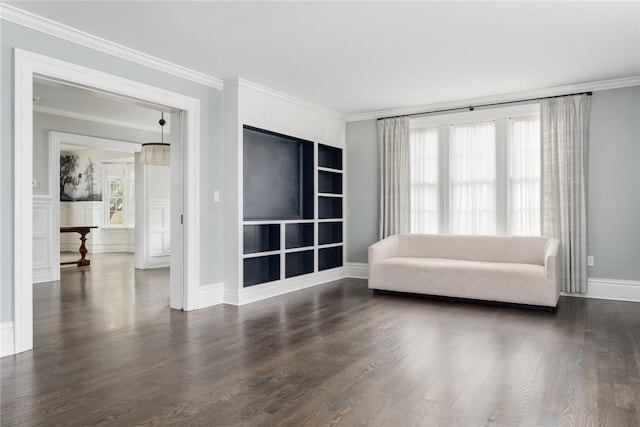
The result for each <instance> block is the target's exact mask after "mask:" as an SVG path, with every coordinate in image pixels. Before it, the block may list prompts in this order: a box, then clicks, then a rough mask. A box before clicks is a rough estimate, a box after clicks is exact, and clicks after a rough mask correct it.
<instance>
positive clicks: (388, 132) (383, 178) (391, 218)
mask: <svg viewBox="0 0 640 427" xmlns="http://www.w3.org/2000/svg"><path fill="white" fill-rule="evenodd" d="M378 143H379V145H380V238H381V239H383V238H385V237H387V236H390V235H392V234H398V233H408V232H409V231H410V216H411V213H410V209H411V203H410V186H411V181H410V180H409V177H410V175H409V156H410V155H409V118H408V117H393V118H390V119H381V120H378Z"/></svg>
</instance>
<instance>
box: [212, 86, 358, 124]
mask: <svg viewBox="0 0 640 427" xmlns="http://www.w3.org/2000/svg"><path fill="white" fill-rule="evenodd" d="M224 87H225V88H229V89H230V88H234V87H243V88H247V89H251V90H255V91H257V92H262V93H264V94H267V95H270V96H273V97H276V98H279V99H282V100H283V101H287V102H291V103H293V104H296V105H299V106H301V107H304V108H307V109H309V110H313V111H317V112H319V113H321V114H326V115H329V116H332V117H335V118H337V119H339V120H346V118H347V116H346V115H344V114H342V113H339V112H337V111H334V110H331V109H329V108H326V107H322V106H320V105H317V104H314V103H312V102H309V101H305V100H303V99H300V98H296V97H295V96H291V95H287V94H286V93H282V92H278V91H277V90H274V89H271V88H268V87H266V86H262V85H260V84H258V83H254V82H251V81H249V80H245V79H243V78H240V77H234V78H230V79H225V80H224Z"/></svg>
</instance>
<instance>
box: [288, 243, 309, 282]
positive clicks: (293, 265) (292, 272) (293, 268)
mask: <svg viewBox="0 0 640 427" xmlns="http://www.w3.org/2000/svg"><path fill="white" fill-rule="evenodd" d="M313 252H314V251H313V249H311V250H308V251H299V252H290V253H288V254H286V255H285V277H294V276H301V275H303V274H309V273H313V271H314V254H313Z"/></svg>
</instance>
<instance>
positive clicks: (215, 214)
mask: <svg viewBox="0 0 640 427" xmlns="http://www.w3.org/2000/svg"><path fill="white" fill-rule="evenodd" d="M0 42H1V45H0V46H1V50H0V203H1V205H0V242H2V245H1V248H0V251H1V252H0V300H1V305H0V322H7V321H11V320H12V319H13V286H14V271H13V264H14V256H13V246H14V236H13V209H14V205H13V200H14V194H13V182H14V176H15V171H14V165H13V156H14V150H13V146H14V138H13V87H12V86H13V67H14V61H13V49H14V48H20V49H25V50H29V51H31V52H35V53H40V54H42V55H47V56H50V57H54V58H58V59H61V60H63V61H67V62H72V63H76V64H79V65H83V66H86V67H89V68H93V69H96V70H100V71H104V72H107V73H110V74H114V75H117V76H121V77H124V78H128V79H131V80H136V81H139V82H144V83H146V84H149V85H152V86H157V87H161V88H164V89H167V90H170V91H173V92H177V93H181V94H184V95H187V96H191V97H193V98H198V99H199V100H200V108H201V114H202V122H201V128H200V135H201V141H202V142H201V151H200V158H201V163H200V168H201V177H202V180H201V189H202V190H201V194H200V206H201V212H200V217H201V237H202V238H201V248H200V249H201V254H202V258H201V263H200V268H201V270H200V271H201V276H200V283H201V284H211V283H216V282H221V281H222V244H221V241H222V238H221V232H222V209H221V206H220V204H219V203H213V190H216V189H221V188H222V92H221V91H219V90H216V89H213V88H211V87H207V86H203V85H201V84H198V83H194V82H191V81H188V80H185V79H181V78H179V77H176V76H173V75H169V74H166V73H163V72H160V71H156V70H152V69H150V68H147V67H144V66H142V65H138V64H135V63H132V62H129V61H127V60H124V59H120V58H116V57H114V56H110V55H108V54H105V53H103V52H100V51H97V50H93V49H90V48H87V47H83V46H80V45H77V44H74V43H71V42H69V41H66V40H62V39H59V38H57V37H53V36H50V35H47V34H44V33H41V32H38V31H35V30H32V29H29V28H26V27H23V26H20V25H17V24H14V23H12V22H7V21H4V20H3V21H2V25H1V26H0ZM223 197H224V196H223ZM222 200H224V198H223V199H222Z"/></svg>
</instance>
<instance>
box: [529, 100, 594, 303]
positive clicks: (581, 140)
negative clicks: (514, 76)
mask: <svg viewBox="0 0 640 427" xmlns="http://www.w3.org/2000/svg"><path fill="white" fill-rule="evenodd" d="M590 111H591V97H590V96H587V95H576V96H567V97H560V98H551V99H545V100H543V101H542V102H541V109H540V126H541V131H542V234H543V235H545V236H550V237H556V238H558V239H560V242H561V259H560V263H561V266H562V277H563V290H564V291H565V292H571V293H586V292H587V204H588V199H587V196H588V166H589V120H590Z"/></svg>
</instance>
